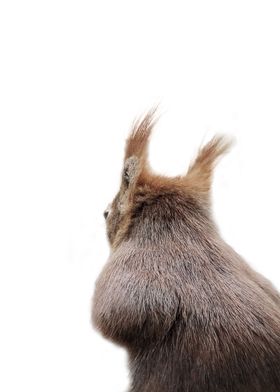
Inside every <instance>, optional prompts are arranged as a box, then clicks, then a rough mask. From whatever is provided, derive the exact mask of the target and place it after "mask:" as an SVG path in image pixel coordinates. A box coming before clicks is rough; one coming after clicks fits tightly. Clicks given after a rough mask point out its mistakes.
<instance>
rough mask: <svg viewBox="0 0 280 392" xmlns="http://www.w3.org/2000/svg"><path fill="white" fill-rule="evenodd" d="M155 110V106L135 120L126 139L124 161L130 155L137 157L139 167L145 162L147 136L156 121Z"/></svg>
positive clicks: (144, 164)
mask: <svg viewBox="0 0 280 392" xmlns="http://www.w3.org/2000/svg"><path fill="white" fill-rule="evenodd" d="M155 112H156V108H154V109H151V110H150V111H149V112H148V113H147V114H146V115H145V116H144V117H143V118H142V119H141V118H140V119H138V120H137V121H135V123H134V124H133V128H132V131H131V133H130V135H129V137H128V139H127V141H126V148H125V161H126V160H127V159H128V158H132V157H134V158H138V160H139V165H140V166H141V168H144V167H145V166H146V164H147V155H148V146H149V138H150V135H151V133H152V130H153V126H154V124H155V122H156V120H155Z"/></svg>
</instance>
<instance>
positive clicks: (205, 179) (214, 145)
mask: <svg viewBox="0 0 280 392" xmlns="http://www.w3.org/2000/svg"><path fill="white" fill-rule="evenodd" d="M232 144H233V141H232V140H231V139H229V138H228V137H226V136H224V135H221V136H220V135H216V136H214V137H213V139H211V140H210V141H209V142H208V143H207V144H206V145H205V146H203V147H202V148H201V149H200V150H199V152H198V154H197V157H196V158H195V160H194V162H193V163H192V164H191V165H190V167H189V170H188V173H187V175H186V176H185V181H186V182H187V183H188V184H189V185H190V187H191V188H193V189H194V190H195V191H198V192H199V193H200V194H201V196H205V197H208V194H209V191H210V189H211V184H212V177H213V171H214V168H215V166H216V164H217V162H218V160H219V158H220V157H222V156H223V155H224V154H226V153H227V152H228V151H229V149H230V147H231V146H232Z"/></svg>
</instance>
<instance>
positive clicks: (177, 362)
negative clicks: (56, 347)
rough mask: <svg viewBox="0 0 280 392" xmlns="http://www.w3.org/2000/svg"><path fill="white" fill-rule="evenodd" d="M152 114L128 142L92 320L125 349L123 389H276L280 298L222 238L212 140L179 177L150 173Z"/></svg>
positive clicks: (279, 385) (218, 142)
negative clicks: (213, 197) (214, 199)
mask: <svg viewBox="0 0 280 392" xmlns="http://www.w3.org/2000/svg"><path fill="white" fill-rule="evenodd" d="M153 123H154V112H153V111H151V112H150V113H148V115H147V116H146V117H144V119H143V120H142V121H138V122H137V123H136V124H135V126H134V128H133V131H132V133H131V135H130V137H129V138H128V140H127V144H126V150H125V162H124V169H123V173H122V180H121V187H120V191H119V193H118V194H117V196H116V197H115V199H114V201H113V203H112V206H111V208H110V213H109V215H108V217H107V221H106V222H107V233H108V238H109V242H110V245H111V255H110V258H109V260H108V262H107V264H106V265H105V267H104V270H103V271H102V273H101V275H100V277H99V279H98V280H97V283H96V290H95V295H94V299H93V312H92V319H93V323H94V325H95V326H96V327H97V328H98V329H99V330H100V331H101V332H102V334H103V335H104V336H105V337H107V338H108V339H111V340H112V341H114V342H116V343H118V344H120V345H122V346H124V347H125V348H126V349H127V351H128V353H129V366H130V374H131V387H130V391H131V392H140V391H141V392H224V391H230V392H279V391H280V296H279V293H278V292H277V290H276V289H275V288H274V287H273V286H272V285H271V283H270V282H269V281H268V280H267V279H265V278H264V277H263V276H262V275H260V274H258V273H256V272H255V271H254V270H252V269H251V268H250V267H249V265H248V264H247V263H246V262H245V261H244V260H243V259H242V258H241V257H240V256H239V255H238V254H237V253H236V252H235V251H234V250H233V249H232V248H231V247H230V246H229V245H227V244H226V243H225V242H224V241H223V239H222V238H221V237H220V235H219V233H218V230H217V228H216V225H215V223H214V221H213V219H212V215H211V208H210V191H211V178H212V174H213V169H214V166H215V164H216V162H217V159H218V158H219V157H220V156H222V155H223V154H224V153H225V152H226V151H227V150H228V148H229V145H230V144H229V142H228V141H227V140H226V139H225V138H224V137H215V138H214V139H212V141H210V142H209V143H208V144H207V145H206V146H204V147H203V148H202V149H201V150H200V151H199V153H198V156H197V158H196V159H195V161H194V163H193V164H192V165H191V166H190V168H189V171H188V173H187V174H186V175H185V176H180V177H176V178H167V177H164V176H159V175H155V174H154V173H152V171H151V169H150V168H149V166H148V162H147V148H148V140H149V137H150V134H151V130H152V126H153Z"/></svg>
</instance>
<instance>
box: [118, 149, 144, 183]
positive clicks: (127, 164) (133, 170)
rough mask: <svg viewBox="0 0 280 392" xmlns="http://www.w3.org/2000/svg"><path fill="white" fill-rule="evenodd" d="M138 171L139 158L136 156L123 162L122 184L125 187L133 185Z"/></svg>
mask: <svg viewBox="0 0 280 392" xmlns="http://www.w3.org/2000/svg"><path fill="white" fill-rule="evenodd" d="M139 170H140V161H139V158H137V157H136V156H131V157H129V158H127V159H126V160H125V161H124V167H123V175H122V179H123V183H124V184H125V185H126V186H127V187H128V186H130V185H133V184H134V183H135V182H136V180H137V178H138V174H139Z"/></svg>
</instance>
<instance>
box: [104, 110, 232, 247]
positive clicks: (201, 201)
mask: <svg viewBox="0 0 280 392" xmlns="http://www.w3.org/2000/svg"><path fill="white" fill-rule="evenodd" d="M155 112H156V110H155V109H152V110H150V111H149V112H148V113H147V114H146V115H145V116H144V117H142V118H140V119H138V120H137V121H135V123H134V125H133V127H132V131H131V133H130V135H129V137H128V139H127V141H126V146H125V156H124V163H123V169H122V174H121V184H120V189H119V191H118V193H117V195H116V196H115V198H114V199H113V201H112V203H111V204H110V205H109V206H108V207H107V209H106V210H105V212H104V217H105V219H106V226H107V235H108V239H109V242H110V245H111V247H112V248H115V247H117V246H118V245H119V244H120V243H121V242H122V241H125V240H128V239H129V238H130V235H131V234H132V233H133V227H134V226H135V225H136V226H138V227H139V225H141V224H142V223H143V221H144V220H145V224H146V228H148V227H149V228H150V233H149V235H150V236H151V230H152V228H153V227H154V228H155V227H157V228H156V230H157V232H158V234H159V232H160V231H164V230H165V229H167V228H168V227H170V225H173V226H174V225H176V221H178V220H184V221H185V222H187V221H188V220H189V222H191V220H193V219H194V217H195V216H196V217H199V216H203V217H204V218H203V219H207V216H210V210H211V203H210V200H211V183H212V177H213V170H214V168H215V165H216V163H217V161H218V159H219V158H220V157H221V156H222V155H224V154H225V153H226V152H227V151H228V150H229V148H230V146H231V144H232V142H231V141H230V140H229V139H228V138H227V137H225V136H223V135H221V136H220V135H216V136H214V137H213V138H212V139H211V140H210V141H209V142H208V143H207V144H206V145H204V146H203V147H202V148H201V149H200V150H199V151H198V153H197V156H196V158H195V159H194V160H193V162H192V163H191V164H190V166H189V169H188V171H187V173H185V174H183V175H180V176H177V177H166V176H162V175H158V174H155V173H154V172H153V171H152V169H151V168H150V166H149V162H148V146H149V139H150V136H151V133H152V130H153V127H154V125H155V122H156V119H155ZM149 220H150V223H149ZM157 221H158V222H159V224H158V225H157V226H156V222H157ZM141 222H142V223H141ZM146 232H147V230H146ZM134 234H135V232H134ZM142 234H143V231H142Z"/></svg>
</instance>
